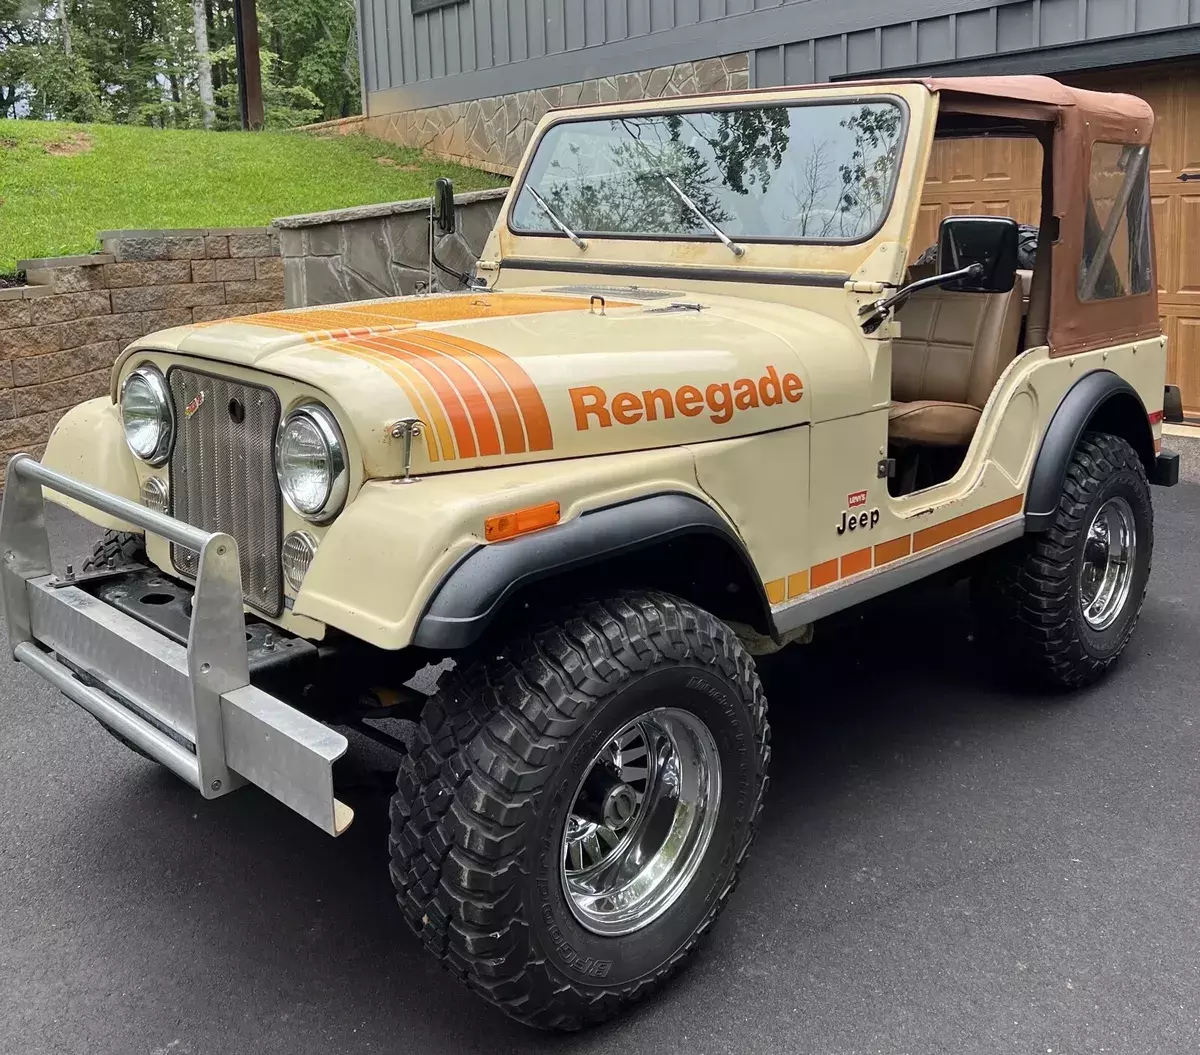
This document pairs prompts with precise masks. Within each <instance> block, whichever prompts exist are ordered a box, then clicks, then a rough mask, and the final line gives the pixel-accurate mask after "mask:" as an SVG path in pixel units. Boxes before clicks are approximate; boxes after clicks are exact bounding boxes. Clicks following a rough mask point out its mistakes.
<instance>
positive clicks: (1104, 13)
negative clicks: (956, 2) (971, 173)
mask: <svg viewBox="0 0 1200 1055" xmlns="http://www.w3.org/2000/svg"><path fill="white" fill-rule="evenodd" d="M897 6H898V9H899V10H900V11H901V12H903V13H905V14H909V13H910V9H911V8H912V6H913V5H911V4H899V5H897ZM960 6H961V10H959V11H957V12H954V13H947V14H943V15H940V16H936V17H933V18H912V17H908V18H905V19H903V20H898V19H897V20H896V21H889V22H885V23H884V24H883V25H876V26H871V27H870V28H858V29H847V30H844V31H842V32H839V33H830V34H819V35H815V34H814V35H809V36H807V37H806V38H805V39H802V40H796V41H790V42H785V43H780V44H776V45H773V46H771V47H764V48H758V49H756V50H755V52H754V58H753V65H752V69H753V71H754V83H755V84H756V85H758V86H774V85H781V84H804V83H808V82H810V81H828V80H836V79H839V78H844V77H854V76H876V75H878V74H880V73H885V72H901V71H904V72H907V71H913V70H922V71H930V72H935V71H936V72H942V71H947V72H953V71H959V72H965V71H967V70H969V71H970V72H991V71H996V72H999V71H1001V70H1004V71H1008V72H1018V71H1019V72H1030V73H1032V72H1053V71H1055V70H1069V69H1081V68H1086V67H1091V66H1099V65H1118V64H1121V63H1125V62H1142V61H1150V60H1154V59H1161V58H1174V57H1178V56H1181V55H1186V54H1192V53H1194V52H1195V51H1196V50H1197V46H1198V45H1200V34H1198V33H1197V32H1196V30H1194V29H1192V30H1188V27H1192V26H1197V25H1200V0H1009V2H1008V3H1003V4H1001V3H993V4H991V5H988V6H987V7H984V8H980V9H976V10H971V9H970V7H971V6H972V5H968V4H963V5H960ZM1181 30H1185V31H1186V32H1182V33H1181V32H1180V31H1181Z"/></svg>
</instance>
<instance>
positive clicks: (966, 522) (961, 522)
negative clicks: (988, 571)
mask: <svg viewBox="0 0 1200 1055" xmlns="http://www.w3.org/2000/svg"><path fill="white" fill-rule="evenodd" d="M1024 506H1025V496H1024V495H1014V496H1013V497H1012V498H1006V499H1005V500H1004V501H1003V502H995V503H993V504H992V505H990V506H984V507H983V508H982V509H976V510H975V511H974V512H971V513H964V514H963V515H962V516H960V517H955V518H954V519H953V520H947V521H946V522H945V523H944V524H935V525H934V526H933V527H927V528H925V529H924V530H923V531H918V532H916V533H915V534H914V535H913V553H920V552H921V551H922V550H926V549H929V548H930V547H931V546H937V545H940V544H941V543H943V542H949V541H950V540H951V539H952V538H958V536H959V535H966V534H969V533H970V532H972V531H978V530H979V529H980V528H985V527H987V526H988V525H989V524H994V523H996V521H998V520H1006V519H1007V518H1008V517H1012V516H1016V515H1017V514H1018V513H1020V512H1021V510H1022V509H1023V508H1024Z"/></svg>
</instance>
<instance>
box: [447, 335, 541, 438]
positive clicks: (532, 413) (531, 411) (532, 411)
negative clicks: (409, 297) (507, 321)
mask: <svg viewBox="0 0 1200 1055" xmlns="http://www.w3.org/2000/svg"><path fill="white" fill-rule="evenodd" d="M438 337H439V340H440V341H441V343H443V344H453V345H454V346H455V347H458V348H460V349H462V350H463V351H467V352H472V353H474V354H475V355H478V356H480V357H481V358H483V359H486V360H487V362H488V363H489V364H490V365H491V366H493V367H494V368H495V369H496V372H497V373H498V374H499V375H500V376H501V377H502V378H504V381H505V383H506V384H507V385H508V387H509V389H510V390H511V391H512V394H513V396H514V397H515V398H516V401H517V406H518V407H519V408H520V412H521V416H522V418H523V419H524V422H525V435H526V436H527V437H528V438H529V450H531V451H550V450H553V449H554V434H553V433H552V432H551V431H550V415H549V414H548V413H547V412H546V404H545V403H543V402H542V396H541V393H540V392H538V390H537V386H536V385H534V383H533V381H532V380H531V379H530V377H529V375H528V374H527V373H525V371H524V370H523V369H522V368H521V366H520V364H518V363H517V362H516V361H515V360H513V359H510V358H509V357H508V356H507V355H504V354H503V353H502V352H500V351H498V350H497V349H495V348H489V347H488V346H487V345H486V344H479V343H477V342H476V341H471V340H468V339H467V338H465V337H459V336H458V334H452V333H441V334H439V335H438Z"/></svg>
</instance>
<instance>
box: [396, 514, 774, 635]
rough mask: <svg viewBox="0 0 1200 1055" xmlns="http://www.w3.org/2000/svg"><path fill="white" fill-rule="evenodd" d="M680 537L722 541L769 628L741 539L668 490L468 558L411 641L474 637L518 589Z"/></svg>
mask: <svg viewBox="0 0 1200 1055" xmlns="http://www.w3.org/2000/svg"><path fill="white" fill-rule="evenodd" d="M684 535H715V536H718V537H720V538H721V539H723V540H724V541H725V542H727V543H728V544H729V545H730V547H731V548H732V549H733V551H734V552H735V553H736V554H737V555H738V557H739V558H740V559H741V561H742V562H743V563H744V565H745V568H746V571H747V573H748V577H749V580H750V581H751V582H753V583H755V584H756V585H757V587H758V591H759V594H760V598H759V600H760V603H761V604H762V606H763V610H764V612H765V613H766V617H767V621H768V625H773V624H771V623H770V610H771V609H770V603H769V602H768V600H767V597H766V592H765V590H764V589H763V585H762V581H761V579H760V578H759V575H758V573H757V572H756V571H755V569H754V564H753V562H752V561H751V559H750V555H749V553H747V552H746V547H745V546H744V545H743V543H742V540H741V539H740V538H739V537H738V536H737V534H736V533H735V532H734V530H733V529H732V528H731V527H730V526H729V524H728V523H727V522H726V521H725V520H724V518H722V517H721V515H720V514H719V513H717V511H716V510H715V509H713V508H712V507H711V506H709V505H707V504H706V503H705V502H703V501H701V500H700V499H698V498H694V497H692V496H691V495H686V494H680V493H666V494H657V495H651V496H649V497H646V498H636V499H633V500H632V501H629V502H623V503H621V504H619V505H614V506H605V507H603V508H601V509H595V510H590V511H588V512H586V513H583V514H581V515H580V516H578V517H576V518H575V519H574V520H569V521H567V522H566V523H565V524H560V525H558V526H557V527H553V528H549V529H547V530H545V531H537V532H534V533H532V534H529V535H523V536H521V537H520V538H515V539H511V540H509V541H507V542H493V543H491V544H489V545H481V546H478V547H476V548H475V549H473V550H471V551H470V552H469V553H467V554H466V556H465V557H463V558H462V559H461V560H460V561H459V562H458V563H457V564H456V565H455V566H454V567H453V568H451V569H450V571H449V572H447V574H446V575H445V577H443V579H442V581H441V582H440V583H439V584H438V586H437V588H436V589H435V590H434V592H433V594H432V596H431V597H430V600H429V602H428V603H427V604H426V606H425V610H424V612H422V614H421V617H420V619H418V621H417V627H416V632H415V634H414V635H413V644H414V645H416V646H418V647H420V648H427V649H432V650H436V651H451V650H455V649H460V648H465V647H466V646H468V645H471V644H473V643H474V642H475V641H477V640H478V639H479V637H480V636H481V635H482V634H483V632H484V631H485V630H486V629H487V627H488V626H489V625H490V623H491V622H492V620H493V619H494V618H495V617H496V615H497V614H498V613H499V611H500V608H501V607H502V605H503V604H504V602H505V601H506V600H507V599H508V598H509V597H511V596H512V595H513V594H514V593H515V592H516V591H517V590H518V589H520V588H522V587H524V586H527V585H529V584H531V583H534V582H536V581H538V580H539V579H547V578H550V577H551V576H555V575H560V574H562V573H564V572H570V571H574V570H575V569H577V568H582V567H585V566H587V565H589V564H596V563H599V562H601V561H604V560H606V559H609V558H614V557H619V556H622V555H623V554H626V553H631V552H633V551H635V550H638V549H644V548H646V547H648V546H654V545H658V544H660V543H663V542H668V541H671V540H672V539H676V538H680V537H682V536H684Z"/></svg>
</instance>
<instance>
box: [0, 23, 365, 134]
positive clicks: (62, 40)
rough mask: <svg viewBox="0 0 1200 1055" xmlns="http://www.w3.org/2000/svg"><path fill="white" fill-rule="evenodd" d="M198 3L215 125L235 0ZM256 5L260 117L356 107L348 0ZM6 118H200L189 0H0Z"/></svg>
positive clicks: (224, 104)
mask: <svg viewBox="0 0 1200 1055" xmlns="http://www.w3.org/2000/svg"><path fill="white" fill-rule="evenodd" d="M203 3H204V12H205V24H206V29H207V37H208V47H209V58H210V60H211V64H212V85H213V95H214V102H215V114H214V118H215V119H214V122H213V127H215V128H218V129H221V128H237V127H238V126H239V124H240V107H239V104H238V87H237V63H236V59H235V53H234V20H233V0H203ZM257 6H258V19H259V37H260V49H261V50H260V58H261V65H262V71H263V95H264V105H265V108H266V119H267V126H268V127H276V128H286V127H292V126H294V125H298V124H305V123H307V122H310V121H320V120H328V119H332V118H337V117H346V116H349V115H350V114H353V113H357V112H358V110H359V91H358V57H357V42H356V35H355V34H356V30H355V23H354V2H353V0H258V5H257ZM195 17H197V18H198V15H196V16H195ZM4 117H10V118H11V117H32V118H38V119H43V120H45V119H59V120H70V121H102V122H114V123H118V124H147V125H156V126H160V127H164V128H201V127H203V125H204V111H203V106H202V104H201V98H200V68H199V62H198V56H197V47H196V31H195V24H194V14H193V5H192V3H191V0H0V118H4Z"/></svg>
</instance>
